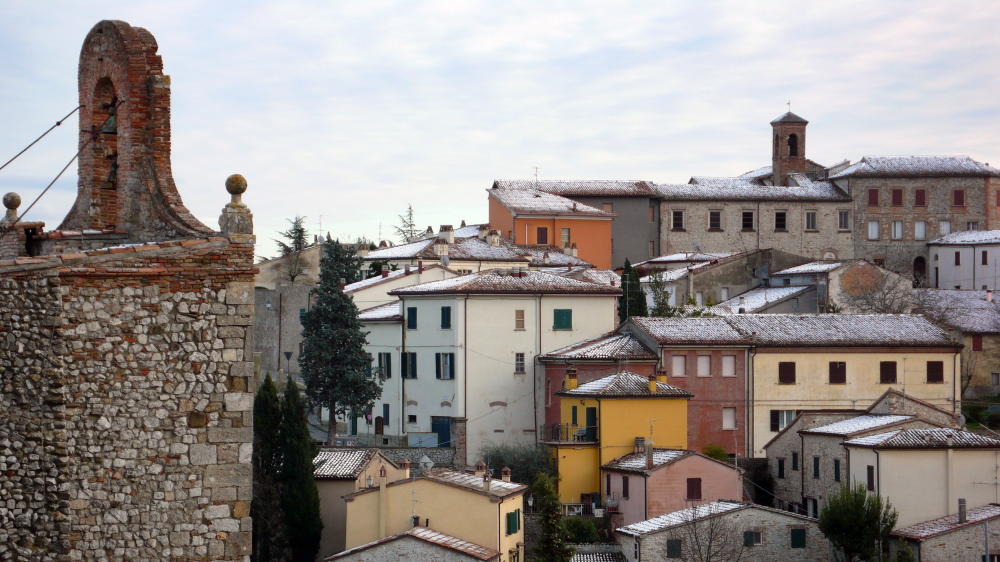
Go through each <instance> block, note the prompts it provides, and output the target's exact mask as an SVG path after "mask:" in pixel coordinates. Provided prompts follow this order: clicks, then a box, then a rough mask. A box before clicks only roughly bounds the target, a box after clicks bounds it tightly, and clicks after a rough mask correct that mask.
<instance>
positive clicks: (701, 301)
mask: <svg viewBox="0 0 1000 562" xmlns="http://www.w3.org/2000/svg"><path fill="white" fill-rule="evenodd" d="M694 303H695V304H696V305H698V306H705V291H695V293H694Z"/></svg>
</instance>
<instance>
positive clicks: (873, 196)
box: [868, 189, 878, 207]
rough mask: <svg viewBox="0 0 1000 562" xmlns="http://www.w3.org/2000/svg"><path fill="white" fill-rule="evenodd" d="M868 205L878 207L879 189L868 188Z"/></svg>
mask: <svg viewBox="0 0 1000 562" xmlns="http://www.w3.org/2000/svg"><path fill="white" fill-rule="evenodd" d="M868 206H869V207H878V190H877V189H869V190H868Z"/></svg>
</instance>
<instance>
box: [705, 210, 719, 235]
mask: <svg viewBox="0 0 1000 562" xmlns="http://www.w3.org/2000/svg"><path fill="white" fill-rule="evenodd" d="M708 229H709V230H722V211H709V212H708Z"/></svg>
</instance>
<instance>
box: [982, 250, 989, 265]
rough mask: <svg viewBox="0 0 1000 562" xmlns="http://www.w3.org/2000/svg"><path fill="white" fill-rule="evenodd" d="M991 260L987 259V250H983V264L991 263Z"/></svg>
mask: <svg viewBox="0 0 1000 562" xmlns="http://www.w3.org/2000/svg"><path fill="white" fill-rule="evenodd" d="M989 263H990V262H989V260H988V259H986V250H983V263H982V265H989Z"/></svg>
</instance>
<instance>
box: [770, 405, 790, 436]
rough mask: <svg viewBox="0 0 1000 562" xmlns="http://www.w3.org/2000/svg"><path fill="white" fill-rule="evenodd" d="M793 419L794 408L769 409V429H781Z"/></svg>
mask: <svg viewBox="0 0 1000 562" xmlns="http://www.w3.org/2000/svg"><path fill="white" fill-rule="evenodd" d="M793 419H795V410H771V431H775V432H777V431H781V430H782V429H785V427H786V426H787V425H788V424H790V423H792V420H793Z"/></svg>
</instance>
